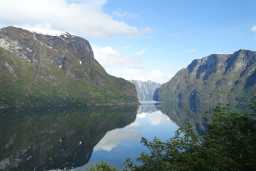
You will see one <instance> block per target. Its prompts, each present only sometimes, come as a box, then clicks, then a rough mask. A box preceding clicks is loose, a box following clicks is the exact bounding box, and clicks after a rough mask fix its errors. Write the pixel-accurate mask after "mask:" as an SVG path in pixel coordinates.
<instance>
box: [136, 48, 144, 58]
mask: <svg viewBox="0 0 256 171" xmlns="http://www.w3.org/2000/svg"><path fill="white" fill-rule="evenodd" d="M135 54H136V55H137V56H142V55H144V54H145V49H141V50H138V51H137V52H136V53H135Z"/></svg>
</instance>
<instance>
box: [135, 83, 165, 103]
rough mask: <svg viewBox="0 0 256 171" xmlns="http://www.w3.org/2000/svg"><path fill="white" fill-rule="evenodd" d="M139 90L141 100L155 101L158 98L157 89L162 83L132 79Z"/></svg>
mask: <svg viewBox="0 0 256 171" xmlns="http://www.w3.org/2000/svg"><path fill="white" fill-rule="evenodd" d="M131 82H132V83H133V84H134V85H135V87H136V91H137V95H138V99H139V101H153V100H156V99H157V98H156V97H155V98H154V93H155V91H156V90H157V89H158V88H159V87H160V85H161V84H159V83H156V82H153V81H138V80H132V81H131Z"/></svg>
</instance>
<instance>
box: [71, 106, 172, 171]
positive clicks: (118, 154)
mask: <svg viewBox="0 0 256 171" xmlns="http://www.w3.org/2000/svg"><path fill="white" fill-rule="evenodd" d="M176 129H177V125H176V124H175V123H174V122H173V121H172V120H170V118H169V117H168V116H167V115H165V114H163V113H162V112H161V111H160V110H158V109H157V108H156V107H155V105H154V104H145V105H142V106H140V108H139V110H138V113H137V115H136V119H135V121H134V122H132V123H131V124H129V125H127V126H125V127H124V128H118V129H114V130H111V131H109V132H107V134H106V135H105V136H104V137H103V138H102V139H101V141H100V142H99V143H98V144H97V145H96V146H95V147H94V150H93V153H92V156H91V158H90V161H89V163H88V164H86V165H85V166H83V167H80V168H76V169H74V170H75V171H84V170H86V168H88V167H90V166H91V165H92V164H95V163H97V162H99V161H107V162H108V163H110V164H111V165H114V166H115V167H117V168H121V167H122V165H123V162H124V161H125V160H126V159H127V158H131V159H135V158H136V157H137V156H138V155H139V154H140V153H141V152H143V151H146V149H145V147H144V146H143V145H142V144H141V143H140V140H141V138H142V137H145V138H147V139H153V138H154V137H158V138H160V139H161V140H167V139H169V138H170V137H172V136H173V135H174V132H175V131H176Z"/></svg>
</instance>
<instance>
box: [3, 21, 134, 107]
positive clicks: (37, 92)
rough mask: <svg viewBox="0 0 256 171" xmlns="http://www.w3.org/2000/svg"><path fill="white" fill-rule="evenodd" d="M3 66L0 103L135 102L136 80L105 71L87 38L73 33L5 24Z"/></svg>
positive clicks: (46, 104) (7, 104) (106, 103)
mask: <svg viewBox="0 0 256 171" xmlns="http://www.w3.org/2000/svg"><path fill="white" fill-rule="evenodd" d="M0 71H1V73H0V80H1V82H2V83H3V84H1V85H0V90H4V91H1V94H0V106H1V107H2V108H6V107H22V106H30V107H36V106H37V107H38V106H65V105H68V104H76V105H96V104H102V105H103V104H104V105H111V104H116V105H123V104H136V103H137V97H136V90H135V87H134V85H133V84H131V83H130V82H128V81H126V80H124V79H121V78H116V77H114V76H111V75H109V74H107V72H106V71H105V70H104V68H103V67H102V66H101V65H100V64H99V63H98V62H97V61H96V59H95V58H94V54H93V51H92V48H91V46H90V44H89V42H88V41H87V40H86V39H83V38H81V37H78V36H73V35H71V34H65V35H60V36H50V35H43V34H39V33H35V32H30V31H27V30H24V29H21V28H16V27H13V26H11V27H5V28H2V29H1V30H0ZM123 89H126V91H125V92H124V91H123Z"/></svg>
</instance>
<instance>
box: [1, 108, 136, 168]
mask: <svg viewBox="0 0 256 171" xmlns="http://www.w3.org/2000/svg"><path fill="white" fill-rule="evenodd" d="M136 110H137V108H135V107H122V108H110V107H109V108H97V109H95V108H94V109H92V108H90V109H83V110H81V111H77V110H69V111H47V112H10V111H6V112H2V113H0V115H1V116H0V118H1V119H0V135H1V139H0V170H19V171H23V170H24V171H25V170H26V171H29V170H50V169H63V168H74V167H79V166H81V165H84V164H86V163H87V162H88V160H89V159H90V156H91V154H92V151H93V148H94V146H95V145H96V144H97V143H98V142H99V141H100V140H101V139H102V138H103V137H104V135H105V134H106V132H107V131H109V130H112V129H115V128H120V127H124V126H125V125H128V124H129V123H131V122H133V121H134V120H135V117H136Z"/></svg>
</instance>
